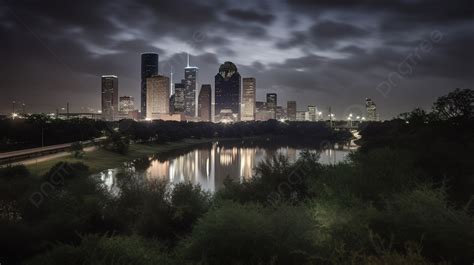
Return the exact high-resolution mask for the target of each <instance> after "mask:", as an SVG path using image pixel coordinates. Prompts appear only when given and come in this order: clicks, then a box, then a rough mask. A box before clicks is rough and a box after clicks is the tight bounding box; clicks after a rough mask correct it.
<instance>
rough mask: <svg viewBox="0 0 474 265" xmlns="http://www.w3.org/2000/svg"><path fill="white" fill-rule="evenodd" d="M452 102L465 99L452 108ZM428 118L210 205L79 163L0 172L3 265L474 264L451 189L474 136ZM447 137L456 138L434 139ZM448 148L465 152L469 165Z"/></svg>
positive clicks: (285, 164)
mask: <svg viewBox="0 0 474 265" xmlns="http://www.w3.org/2000/svg"><path fill="white" fill-rule="evenodd" d="M467 92H469V91H467ZM459 93H466V91H456V92H454V93H453V94H450V95H448V98H456V96H457V95H458V94H459ZM469 93H471V94H469ZM469 93H467V96H469V95H471V96H472V91H471V92H469ZM464 97H466V95H464ZM472 102H473V100H472V97H471V101H470V104H472ZM438 103H439V101H438V102H437V104H438ZM457 104H458V103H456V104H455V105H456V106H454V107H455V108H461V107H462V106H458V105H457ZM435 106H436V104H435ZM424 115H427V116H429V117H430V118H429V120H423V122H419V123H417V122H415V120H414V117H415V116H416V117H418V116H419V110H415V111H414V112H412V113H409V114H405V115H403V117H402V119H395V120H393V121H390V122H386V123H382V124H370V125H368V126H367V127H366V128H364V129H363V130H362V139H361V141H360V143H361V145H362V147H361V148H360V150H358V151H356V152H354V153H353V154H351V155H350V156H349V158H348V161H347V162H345V163H341V164H337V165H322V164H320V163H319V162H318V153H312V152H303V154H302V155H301V157H300V158H299V159H298V160H297V161H296V162H295V163H290V162H289V161H288V160H287V159H286V158H285V157H283V156H276V157H273V158H271V159H268V160H267V161H265V162H263V163H261V164H260V165H258V166H257V168H256V169H255V174H254V177H253V178H251V179H250V180H247V181H245V182H243V183H236V182H232V181H230V180H228V181H226V183H225V187H224V188H223V189H221V190H219V191H218V192H217V193H215V194H209V193H207V192H205V191H203V190H202V189H201V188H200V187H199V186H193V185H192V184H189V183H182V184H175V185H171V184H169V183H166V182H163V181H159V180H149V179H137V177H134V176H135V175H134V176H130V175H128V174H126V173H123V174H119V176H118V177H117V185H118V187H119V190H120V192H119V194H117V195H113V194H110V193H109V192H108V191H107V190H106V188H105V187H104V186H103V185H102V184H101V183H100V181H99V180H97V179H94V178H91V177H89V176H90V172H89V171H88V169H87V167H86V166H84V165H83V164H80V163H78V164H64V163H63V164H58V165H56V166H55V167H54V168H52V169H51V170H50V172H48V173H46V174H45V175H44V176H42V177H41V178H37V177H35V176H32V175H31V174H30V173H29V172H28V171H27V170H26V168H25V167H23V166H15V167H6V168H2V169H0V189H1V190H0V205H1V206H0V235H1V236H0V262H1V263H2V264H29V265H36V264H41V265H42V264H51V265H55V264H57V265H60V264H61V265H62V264H72V265H74V264H77V265H85V264H94V265H105V264H107V265H129V264H143V265H148V264H150V265H151V264H165V265H178V264H187V265H222V264H229V265H240V264H246V265H267V264H268V265H277V264H282V265H292V264H294V265H301V264H324V265H326V264H327V265H339V264H342V265H378V264H390V265H406V264H415V265H431V264H433V265H434V264H438V265H446V264H454V265H457V264H471V263H472V261H473V260H474V253H473V252H472V249H474V214H473V209H472V203H471V201H472V196H473V194H472V191H473V190H474V185H473V183H472V181H466V182H463V183H465V184H464V185H465V188H464V189H458V187H455V186H454V185H453V183H455V182H457V181H459V179H463V177H465V176H470V177H468V179H472V177H473V174H472V173H473V171H472V170H473V167H472V165H469V164H468V163H467V162H466V161H473V160H474V159H473V158H474V152H473V151H474V150H473V146H472V134H471V135H470V136H469V128H472V127H466V126H468V125H469V124H471V123H472V119H473V116H472V112H471V113H468V114H466V115H456V116H450V117H445V118H444V117H443V116H440V114H438V112H437V111H436V108H434V110H433V111H432V112H430V113H425V114H424ZM425 118H426V117H425ZM416 119H418V118H416ZM442 124H444V125H442ZM449 124H450V125H451V126H454V127H453V128H446V130H434V129H433V128H434V127H437V128H438V126H441V127H449V126H448V125H449ZM448 131H450V133H448ZM457 131H459V135H458V134H457V133H455V132H457ZM471 132H472V130H471ZM394 138H395V139H398V140H394ZM421 138H429V139H430V141H428V140H427V139H421ZM405 140H406V141H407V142H403V143H402V142H398V141H405ZM466 140H470V143H466ZM444 141H447V142H449V144H448V145H443V144H441V143H442V142H444ZM425 144H431V145H436V146H438V145H439V146H438V148H442V152H445V154H444V155H445V157H444V159H449V160H446V161H444V163H443V165H433V164H432V163H434V162H436V163H441V162H440V161H438V160H436V159H437V158H433V159H434V160H433V162H431V163H428V162H427V160H425V156H426V157H429V156H431V155H430V154H429V153H428V154H426V155H423V154H422V151H423V150H433V149H434V148H435V146H433V147H432V148H431V149H422V150H419V149H420V148H428V147H426V146H425ZM452 145H454V146H464V147H463V148H465V149H462V150H464V151H463V156H465V157H463V158H459V156H458V154H457V153H458V152H461V151H462V150H461V147H456V148H452V147H450V146H452ZM468 151H470V152H468ZM437 152H441V151H437ZM433 155H439V154H438V153H434V154H433ZM458 159H462V160H458ZM456 161H459V163H457V162H456ZM146 162H149V160H147V161H146ZM146 162H144V163H146ZM145 167H146V166H145ZM432 167H436V168H437V169H436V170H434V169H432ZM139 168H140V167H138V166H137V169H138V170H140V169H139ZM438 170H440V171H438ZM58 172H61V173H60V177H58ZM156 177H158V176H156ZM455 195H456V196H455ZM32 198H33V199H32Z"/></svg>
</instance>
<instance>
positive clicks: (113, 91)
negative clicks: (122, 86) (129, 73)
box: [101, 75, 119, 121]
mask: <svg viewBox="0 0 474 265" xmlns="http://www.w3.org/2000/svg"><path fill="white" fill-rule="evenodd" d="M101 92H102V93H101V94H102V97H101V103H102V117H103V119H104V120H106V121H113V120H115V118H116V116H117V114H118V104H119V100H118V99H119V96H118V77H117V76H115V75H103V76H102V88H101Z"/></svg>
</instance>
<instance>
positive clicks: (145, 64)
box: [140, 53, 158, 118]
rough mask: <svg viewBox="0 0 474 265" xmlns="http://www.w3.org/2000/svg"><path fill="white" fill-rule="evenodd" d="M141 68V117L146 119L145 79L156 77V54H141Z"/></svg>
mask: <svg viewBox="0 0 474 265" xmlns="http://www.w3.org/2000/svg"><path fill="white" fill-rule="evenodd" d="M141 59H142V62H141V63H142V67H141V74H142V75H141V77H142V80H141V93H140V97H141V98H140V103H141V116H142V118H145V117H147V105H146V104H147V98H146V96H147V87H146V84H147V78H150V77H152V76H155V75H158V54H156V53H143V54H142V57H141Z"/></svg>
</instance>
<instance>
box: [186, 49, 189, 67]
mask: <svg viewBox="0 0 474 265" xmlns="http://www.w3.org/2000/svg"><path fill="white" fill-rule="evenodd" d="M186 54H187V55H188V64H187V66H186V67H189V52H187V53H186Z"/></svg>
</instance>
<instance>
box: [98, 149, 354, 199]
mask: <svg viewBox="0 0 474 265" xmlns="http://www.w3.org/2000/svg"><path fill="white" fill-rule="evenodd" d="M320 146H321V145H320V144H319V145H311V144H305V143H299V144H294V143H291V144H288V143H281V142H279V143H275V142H271V141H267V142H258V143H257V142H235V141H234V142H214V143H212V144H211V143H209V144H203V145H199V146H196V147H193V148H189V149H184V150H178V151H174V152H170V153H167V154H160V155H159V156H154V157H149V158H145V159H139V160H135V161H131V162H129V163H125V164H124V165H123V166H122V167H120V168H114V169H109V170H105V171H103V172H101V173H100V174H98V176H99V177H100V178H101V180H102V181H103V182H104V183H105V184H106V185H107V187H108V188H109V189H110V190H111V191H112V192H114V191H115V192H118V188H117V179H116V176H117V174H118V173H126V174H131V175H133V176H135V177H138V178H142V179H149V180H151V179H161V180H167V181H169V182H171V183H179V182H191V183H193V184H200V185H201V187H202V188H203V189H205V190H208V191H211V192H214V191H216V190H218V189H220V188H222V187H223V185H224V180H225V179H226V177H230V178H231V179H233V180H234V181H243V180H245V179H248V178H251V177H252V175H253V174H254V172H255V171H254V169H255V167H256V166H257V165H258V163H260V162H261V161H263V160H265V159H266V158H271V157H272V156H274V155H279V154H281V155H284V156H285V157H287V158H288V160H289V161H290V162H294V161H296V160H297V159H298V157H299V155H300V153H301V152H302V151H303V150H309V151H318V150H319V152H320V162H321V163H323V164H334V163H339V162H342V161H344V159H345V158H346V156H347V155H348V154H349V152H350V150H351V149H350V148H337V149H335V148H333V147H331V148H322V149H321V148H320Z"/></svg>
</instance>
